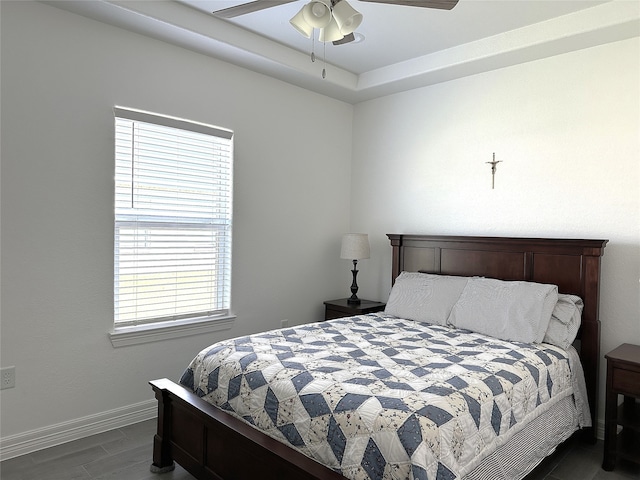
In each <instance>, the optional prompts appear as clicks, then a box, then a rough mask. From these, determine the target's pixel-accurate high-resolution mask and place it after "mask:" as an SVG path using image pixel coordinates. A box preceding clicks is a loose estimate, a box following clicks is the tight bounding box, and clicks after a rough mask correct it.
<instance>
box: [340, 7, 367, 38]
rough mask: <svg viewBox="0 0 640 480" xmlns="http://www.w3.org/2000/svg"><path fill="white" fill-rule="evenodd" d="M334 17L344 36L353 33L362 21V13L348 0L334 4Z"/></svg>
mask: <svg viewBox="0 0 640 480" xmlns="http://www.w3.org/2000/svg"><path fill="white" fill-rule="evenodd" d="M333 18H334V19H335V20H336V22H337V24H338V28H340V33H342V35H343V36H344V35H349V34H350V33H353V32H354V31H355V30H356V28H358V27H359V26H360V24H361V23H362V14H361V13H360V12H358V11H357V10H356V9H355V8H353V7H352V6H351V5H349V4H348V3H347V0H341V1H340V2H338V3H336V4H335V5H334V6H333Z"/></svg>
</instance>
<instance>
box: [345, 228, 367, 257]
mask: <svg viewBox="0 0 640 480" xmlns="http://www.w3.org/2000/svg"><path fill="white" fill-rule="evenodd" d="M369 255H370V251H369V235H368V234H366V233H345V234H344V235H343V236H342V248H341V249H340V258H346V259H349V260H362V259H364V258H369Z"/></svg>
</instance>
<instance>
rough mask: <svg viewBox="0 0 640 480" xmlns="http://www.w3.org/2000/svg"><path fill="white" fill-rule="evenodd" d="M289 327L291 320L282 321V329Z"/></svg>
mask: <svg viewBox="0 0 640 480" xmlns="http://www.w3.org/2000/svg"><path fill="white" fill-rule="evenodd" d="M288 326H289V320H280V327H281V328H287V327H288Z"/></svg>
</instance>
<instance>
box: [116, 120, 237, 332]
mask: <svg viewBox="0 0 640 480" xmlns="http://www.w3.org/2000/svg"><path fill="white" fill-rule="evenodd" d="M114 111H115V164H116V165H115V248H114V272H115V275H114V294H115V298H114V300H115V302H114V306H115V324H116V325H119V326H125V325H136V324H143V323H153V322H166V321H171V320H179V319H186V318H201V317H215V316H218V315H227V314H228V313H229V308H230V298H231V292H230V288H231V224H232V222H231V221H232V185H233V182H232V171H233V168H232V167H233V133H232V132H230V131H228V130H224V129H219V128H216V127H212V126H208V125H203V124H199V123H192V122H188V121H185V120H181V119H176V118H172V117H164V116H160V115H155V114H151V113H147V112H141V111H138V110H130V109H125V108H120V107H116V108H115V109H114Z"/></svg>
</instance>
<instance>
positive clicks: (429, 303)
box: [384, 272, 468, 325]
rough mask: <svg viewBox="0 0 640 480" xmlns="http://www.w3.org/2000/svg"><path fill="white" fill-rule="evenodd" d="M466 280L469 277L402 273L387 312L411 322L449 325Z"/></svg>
mask: <svg viewBox="0 0 640 480" xmlns="http://www.w3.org/2000/svg"><path fill="white" fill-rule="evenodd" d="M467 280H468V278H467V277H454V276H449V275H433V274H430V273H418V272H402V273H401V274H400V275H398V277H397V278H396V281H395V283H394V285H393V288H392V289H391V293H390V294H389V300H388V302H387V305H386V307H385V309H384V311H385V313H388V314H390V315H395V316H396V317H401V318H406V319H408V320H416V321H418V322H426V323H432V324H435V325H446V324H447V319H448V318H449V314H450V313H451V309H452V308H453V305H454V304H455V303H456V301H457V300H458V298H459V297H460V294H461V293H462V290H463V289H464V287H465V285H466V284H467Z"/></svg>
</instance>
